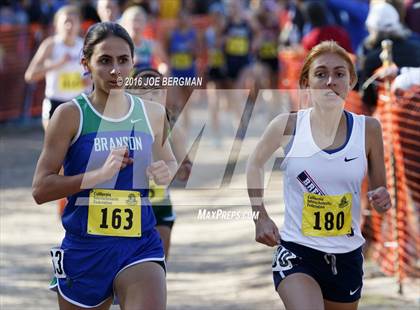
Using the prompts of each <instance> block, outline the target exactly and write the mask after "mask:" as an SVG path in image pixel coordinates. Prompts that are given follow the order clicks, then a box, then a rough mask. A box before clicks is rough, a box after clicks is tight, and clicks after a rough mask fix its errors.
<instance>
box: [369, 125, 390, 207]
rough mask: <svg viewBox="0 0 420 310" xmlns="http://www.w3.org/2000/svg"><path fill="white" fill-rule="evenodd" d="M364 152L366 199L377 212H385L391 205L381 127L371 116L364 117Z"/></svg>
mask: <svg viewBox="0 0 420 310" xmlns="http://www.w3.org/2000/svg"><path fill="white" fill-rule="evenodd" d="M366 152H367V159H368V176H369V190H370V191H369V192H368V200H369V202H370V204H371V205H372V207H374V208H375V209H376V210H377V211H378V212H385V211H387V210H388V209H389V208H390V207H391V198H390V195H389V193H388V191H387V189H386V174H385V163H384V145H383V138H382V128H381V124H380V123H379V121H378V120H377V119H375V118H373V117H366Z"/></svg>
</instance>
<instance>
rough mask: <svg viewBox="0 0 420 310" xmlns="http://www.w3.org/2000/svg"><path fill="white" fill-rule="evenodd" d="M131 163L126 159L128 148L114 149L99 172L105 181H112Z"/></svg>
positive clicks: (128, 158)
mask: <svg viewBox="0 0 420 310" xmlns="http://www.w3.org/2000/svg"><path fill="white" fill-rule="evenodd" d="M132 163H133V159H132V158H130V157H128V148H126V147H124V148H115V149H113V150H111V152H110V153H109V155H108V158H107V159H106V161H105V163H104V164H103V166H102V168H101V170H102V175H103V176H104V178H105V180H110V179H112V178H113V177H114V176H115V175H116V174H117V173H118V172H119V171H120V170H121V169H124V168H125V167H127V166H128V165H131V164H132Z"/></svg>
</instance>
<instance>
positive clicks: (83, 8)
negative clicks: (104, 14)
mask: <svg viewBox="0 0 420 310" xmlns="http://www.w3.org/2000/svg"><path fill="white" fill-rule="evenodd" d="M80 15H81V19H82V25H81V28H82V33H86V32H87V30H88V29H89V27H90V26H92V25H93V24H95V23H99V22H100V21H101V19H100V18H99V15H98V13H97V12H96V9H95V7H94V6H93V5H92V3H91V1H90V0H83V1H82V3H81V4H80Z"/></svg>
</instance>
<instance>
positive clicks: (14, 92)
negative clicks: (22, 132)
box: [0, 26, 30, 121]
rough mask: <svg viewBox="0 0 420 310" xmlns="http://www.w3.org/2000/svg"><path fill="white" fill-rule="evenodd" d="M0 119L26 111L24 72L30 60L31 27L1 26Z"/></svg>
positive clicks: (13, 116)
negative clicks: (0, 98) (0, 95)
mask: <svg viewBox="0 0 420 310" xmlns="http://www.w3.org/2000/svg"><path fill="white" fill-rule="evenodd" d="M0 34H1V35H0V93H1V94H2V95H3V96H4V97H3V98H2V100H1V105H0V121H5V120H9V119H14V118H18V117H19V116H21V115H22V113H23V111H24V103H25V87H26V84H25V81H24V79H23V75H24V72H25V70H26V67H27V65H28V61H29V57H30V55H29V46H28V43H29V29H28V27H26V26H0Z"/></svg>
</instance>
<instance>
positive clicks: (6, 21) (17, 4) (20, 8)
mask: <svg viewBox="0 0 420 310" xmlns="http://www.w3.org/2000/svg"><path fill="white" fill-rule="evenodd" d="M23 2H24V1H22V0H21V1H3V3H2V5H1V6H0V25H25V24H27V23H28V22H29V18H28V15H27V14H26V12H25V9H24V3H23Z"/></svg>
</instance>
